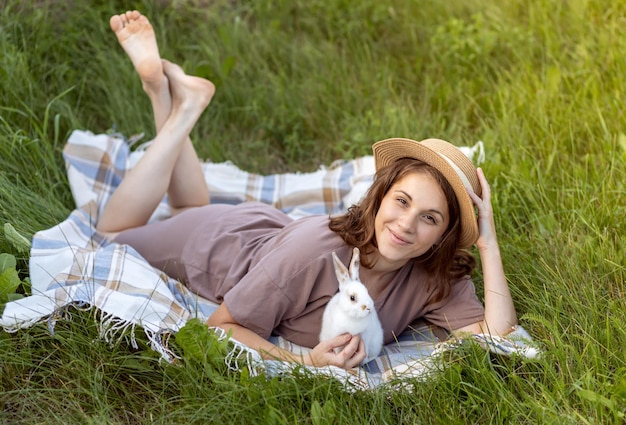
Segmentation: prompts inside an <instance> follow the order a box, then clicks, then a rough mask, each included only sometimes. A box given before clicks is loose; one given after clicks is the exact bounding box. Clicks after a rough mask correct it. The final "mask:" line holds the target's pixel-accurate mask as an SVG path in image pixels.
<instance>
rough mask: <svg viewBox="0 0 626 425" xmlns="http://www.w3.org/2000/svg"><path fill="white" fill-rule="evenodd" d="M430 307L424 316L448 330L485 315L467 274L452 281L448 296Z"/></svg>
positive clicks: (474, 321)
mask: <svg viewBox="0 0 626 425" xmlns="http://www.w3.org/2000/svg"><path fill="white" fill-rule="evenodd" d="M432 307H433V308H432V309H431V310H429V311H428V313H426V314H425V315H424V318H425V319H427V320H429V321H430V322H431V323H433V324H435V325H438V326H440V327H442V328H444V329H448V330H454V329H458V328H461V327H463V326H467V325H471V324H472V323H476V322H480V321H481V320H483V319H484V317H485V308H484V307H483V305H482V303H481V302H480V301H479V300H478V297H477V296H476V289H475V287H474V283H473V282H472V280H471V279H470V277H469V276H466V277H464V278H462V279H461V280H459V281H457V282H456V283H454V284H453V285H452V288H451V290H450V294H449V295H448V297H446V298H445V299H444V300H442V301H439V302H438V303H436V304H433V306H432Z"/></svg>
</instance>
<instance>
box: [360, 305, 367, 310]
mask: <svg viewBox="0 0 626 425" xmlns="http://www.w3.org/2000/svg"><path fill="white" fill-rule="evenodd" d="M361 310H369V308H368V307H367V306H366V305H362V306H361Z"/></svg>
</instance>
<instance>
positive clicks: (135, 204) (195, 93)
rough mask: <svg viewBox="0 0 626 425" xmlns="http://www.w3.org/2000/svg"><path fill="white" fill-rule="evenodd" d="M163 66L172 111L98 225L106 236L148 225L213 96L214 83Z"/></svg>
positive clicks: (114, 196)
mask: <svg viewBox="0 0 626 425" xmlns="http://www.w3.org/2000/svg"><path fill="white" fill-rule="evenodd" d="M162 64H163V72H164V74H165V76H166V77H167V78H168V80H169V86H170V89H171V94H172V111H171V113H170V115H169V117H168V118H167V120H166V121H165V123H164V124H163V126H162V128H161V130H160V131H159V132H158V133H157V136H156V137H155V139H154V140H153V141H152V145H151V146H150V147H149V148H148V150H146V153H145V154H144V155H143V157H142V158H141V160H140V161H139V162H138V163H137V165H135V167H134V168H133V169H132V170H130V171H129V172H128V173H127V174H126V176H125V177H124V180H122V183H121V184H120V185H119V187H118V188H117V189H116V190H115V192H114V193H113V196H111V199H110V200H109V202H108V204H107V205H106V207H105V209H104V211H103V212H102V215H101V217H100V220H99V221H98V224H97V229H98V230H99V231H101V232H103V233H109V234H111V233H116V232H120V231H122V230H125V229H129V228H132V227H137V226H141V225H143V224H146V223H147V221H148V219H149V218H150V216H151V215H152V212H153V211H154V209H155V208H156V206H157V205H158V204H159V202H160V201H161V199H162V198H163V195H164V194H165V192H166V191H167V189H168V187H169V186H170V180H171V176H172V172H173V170H174V167H175V166H176V165H177V162H178V157H179V155H180V153H181V150H182V149H183V146H184V144H185V141H186V140H187V138H188V137H189V133H190V132H191V130H192V129H193V127H194V125H195V124H196V121H197V120H198V118H199V117H200V115H201V114H202V112H203V111H204V109H205V108H206V107H207V105H208V104H209V102H210V101H211V97H212V96H213V91H214V87H213V84H212V83H211V82H210V81H207V80H205V79H203V78H199V77H193V76H189V75H186V74H185V73H184V72H183V70H182V69H181V68H180V67H179V66H178V65H174V64H172V63H170V62H168V61H162Z"/></svg>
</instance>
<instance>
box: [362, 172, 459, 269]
mask: <svg viewBox="0 0 626 425" xmlns="http://www.w3.org/2000/svg"><path fill="white" fill-rule="evenodd" d="M449 220H450V218H449V217H448V203H447V201H446V198H445V195H444V193H443V191H442V190H441V187H440V186H439V184H438V183H437V181H436V180H435V178H434V177H432V176H431V175H430V174H428V173H415V172H414V173H411V174H408V175H406V176H405V177H403V178H401V179H399V180H398V181H397V182H396V183H395V184H394V185H393V186H391V188H390V189H389V191H388V192H387V194H386V195H385V196H384V198H383V200H382V203H381V205H380V209H379V210H378V213H377V214H376V219H375V221H374V226H375V236H376V243H377V245H378V258H377V262H376V265H375V266H374V269H377V270H381V271H383V270H386V271H391V270H396V269H398V268H400V267H402V266H403V265H404V264H406V263H407V261H409V260H410V259H412V258H415V257H419V256H420V255H422V254H424V253H425V252H426V251H428V250H429V249H430V247H432V246H433V245H434V244H436V243H439V241H440V240H441V238H442V236H443V234H444V232H445V231H446V229H447V228H448V222H449Z"/></svg>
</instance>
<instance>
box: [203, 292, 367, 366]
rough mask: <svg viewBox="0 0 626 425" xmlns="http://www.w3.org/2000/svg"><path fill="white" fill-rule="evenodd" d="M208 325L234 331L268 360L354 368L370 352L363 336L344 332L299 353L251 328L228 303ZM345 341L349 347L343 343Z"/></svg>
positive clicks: (234, 335)
mask: <svg viewBox="0 0 626 425" xmlns="http://www.w3.org/2000/svg"><path fill="white" fill-rule="evenodd" d="M207 325H209V326H214V327H218V328H221V329H223V330H225V331H226V332H232V337H233V338H234V339H236V340H237V341H239V342H241V343H243V344H245V345H247V346H248V347H250V348H252V349H255V350H257V351H258V352H259V353H260V354H261V357H262V358H264V359H267V360H275V359H278V360H284V361H289V362H296V363H302V364H305V365H309V366H317V367H321V366H328V365H330V366H337V367H341V368H343V369H351V368H353V367H356V366H358V365H359V364H360V363H361V361H363V359H364V358H365V355H366V353H365V347H364V345H363V341H362V340H361V338H360V336H358V335H357V336H352V335H350V334H343V335H339V336H338V337H335V338H333V339H329V340H326V341H321V342H320V343H319V344H318V345H317V346H315V347H314V348H313V350H311V351H310V352H309V353H308V354H307V355H305V356H299V355H297V354H295V353H292V352H290V351H287V350H284V349H282V348H280V347H278V346H276V345H274V344H272V343H271V342H269V341H268V340H266V339H264V338H262V337H261V336H259V335H257V334H256V333H255V332H253V331H251V330H250V329H248V328H246V327H244V326H241V325H240V324H239V323H237V322H236V321H235V319H233V317H232V315H231V314H230V311H229V310H228V307H226V305H225V304H224V303H222V304H221V305H220V306H219V307H218V308H217V310H216V311H215V312H214V313H213V314H212V315H211V317H209V320H207ZM344 345H345V347H343V346H344ZM338 347H343V349H342V350H341V351H339V352H338V353H335V351H334V349H335V348H338Z"/></svg>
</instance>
